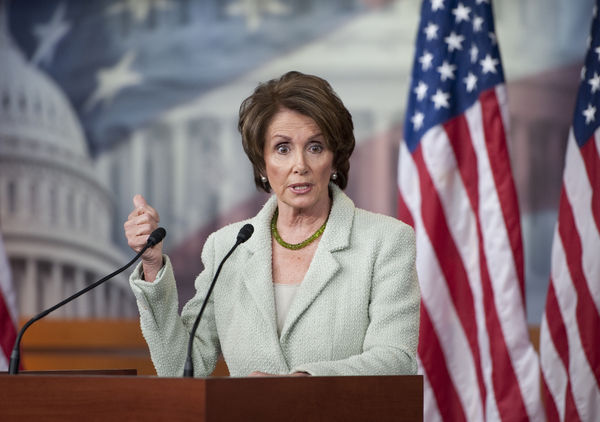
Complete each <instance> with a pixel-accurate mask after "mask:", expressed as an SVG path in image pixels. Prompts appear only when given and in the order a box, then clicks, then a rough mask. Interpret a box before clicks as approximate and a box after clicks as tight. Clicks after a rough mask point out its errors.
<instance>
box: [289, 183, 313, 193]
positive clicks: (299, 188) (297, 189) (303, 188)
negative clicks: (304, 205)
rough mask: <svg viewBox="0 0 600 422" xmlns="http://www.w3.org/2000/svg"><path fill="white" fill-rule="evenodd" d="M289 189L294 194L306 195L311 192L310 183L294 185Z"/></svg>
mask: <svg viewBox="0 0 600 422" xmlns="http://www.w3.org/2000/svg"><path fill="white" fill-rule="evenodd" d="M289 187H290V189H291V190H292V191H293V192H294V193H306V192H308V191H310V190H311V188H312V185H311V184H310V183H295V184H293V185H290V186H289Z"/></svg>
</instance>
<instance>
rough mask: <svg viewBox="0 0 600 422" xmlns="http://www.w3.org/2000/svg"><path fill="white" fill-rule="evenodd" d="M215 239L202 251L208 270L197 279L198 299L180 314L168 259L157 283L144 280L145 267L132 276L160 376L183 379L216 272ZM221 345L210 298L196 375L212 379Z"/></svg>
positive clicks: (199, 339)
mask: <svg viewBox="0 0 600 422" xmlns="http://www.w3.org/2000/svg"><path fill="white" fill-rule="evenodd" d="M213 258H214V238H213V236H211V237H209V238H208V240H207V241H206V244H205V245H204V249H203V251H202V262H203V263H204V271H202V273H201V274H200V275H199V276H198V277H197V278H196V282H195V287H196V294H195V296H194V297H193V298H192V299H191V300H190V301H189V302H188V303H187V304H186V305H185V306H184V308H183V311H182V313H181V316H179V314H178V306H179V301H178V298H177V287H176V284H175V276H174V274H173V267H172V266H171V261H170V259H169V258H168V256H166V255H165V256H164V261H165V265H164V266H163V268H162V269H161V270H160V271H159V273H158V274H157V277H156V280H155V281H154V282H153V283H148V282H146V281H144V280H142V279H141V264H140V265H138V267H137V268H136V269H135V271H134V272H133V274H132V275H131V277H130V285H131V288H132V290H133V293H134V295H135V297H136V301H137V305H138V309H139V312H140V325H141V328H142V334H143V335H144V338H145V339H146V343H147V344H148V348H149V349H150V356H151V358H152V363H153V364H154V367H155V368H156V372H157V374H158V375H159V376H167V377H180V376H182V375H183V367H184V364H185V359H186V355H187V347H188V342H189V336H190V332H191V330H192V327H193V325H194V321H195V319H196V316H197V315H198V312H199V311H200V308H201V306H202V302H203V301H204V298H205V296H206V293H207V292H208V289H209V287H210V283H211V281H212V274H213V272H214V270H213V268H214V262H213V261H214V259H213ZM219 354H220V345H219V340H218V337H217V329H216V325H215V316H214V304H213V301H212V299H210V300H209V301H208V303H207V305H206V308H205V310H204V313H203V315H202V320H201V321H200V325H199V326H198V329H197V331H196V337H195V339H194V347H193V363H194V376H196V377H202V376H208V375H210V374H211V373H212V371H213V370H214V368H215V365H216V362H217V358H218V356H219Z"/></svg>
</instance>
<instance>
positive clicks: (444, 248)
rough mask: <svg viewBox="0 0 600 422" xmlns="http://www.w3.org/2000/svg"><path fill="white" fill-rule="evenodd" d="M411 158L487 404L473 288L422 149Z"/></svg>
mask: <svg viewBox="0 0 600 422" xmlns="http://www.w3.org/2000/svg"><path fill="white" fill-rule="evenodd" d="M412 155H413V158H414V160H415V164H416V168H417V172H418V175H419V184H420V186H421V192H422V194H421V201H422V202H421V216H422V219H423V225H424V229H425V231H426V232H427V235H428V237H429V238H430V239H431V244H432V247H433V249H434V250H435V254H436V256H437V259H438V260H439V262H440V268H441V271H442V273H443V275H444V279H445V281H446V283H447V284H448V290H449V292H450V296H451V297H452V302H453V304H454V309H455V310H456V313H457V314H458V317H459V319H460V322H461V324H462V327H463V330H464V332H465V335H466V337H467V341H468V343H469V348H470V350H471V354H472V355H473V360H474V364H475V371H476V373H477V382H478V384H479V394H480V399H481V402H482V403H484V402H485V396H486V392H485V383H484V380H483V373H482V370H481V356H480V353H479V345H478V340H477V321H476V320H475V309H474V302H473V294H472V292H471V287H470V286H469V280H468V277H467V273H466V271H465V268H464V266H463V261H462V259H461V257H460V255H459V253H458V250H457V248H456V244H455V243H454V240H453V239H452V236H451V234H450V230H449V228H448V225H447V223H446V218H445V216H444V209H443V207H442V204H441V201H440V198H439V196H438V194H437V190H436V189H435V186H434V184H433V181H432V180H431V176H430V174H429V171H428V169H427V166H426V164H425V162H424V160H423V156H422V153H421V147H419V148H417V150H415V151H414V152H413V154H412Z"/></svg>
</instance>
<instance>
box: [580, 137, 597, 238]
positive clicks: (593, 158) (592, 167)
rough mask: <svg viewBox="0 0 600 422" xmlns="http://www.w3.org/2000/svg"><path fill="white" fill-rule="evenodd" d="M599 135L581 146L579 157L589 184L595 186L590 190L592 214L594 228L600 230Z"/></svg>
mask: <svg viewBox="0 0 600 422" xmlns="http://www.w3.org/2000/svg"><path fill="white" fill-rule="evenodd" d="M599 142H600V137H598V136H596V135H594V136H593V138H592V139H590V140H588V142H586V144H585V145H584V146H583V147H582V148H581V157H582V158H583V163H584V166H585V171H586V173H587V177H588V180H589V181H590V185H591V186H593V187H595V189H593V190H592V215H593V219H594V222H595V223H596V230H597V231H599V232H600V189H599V188H598V187H599V186H600V157H599V155H598V146H597V145H596V143H599Z"/></svg>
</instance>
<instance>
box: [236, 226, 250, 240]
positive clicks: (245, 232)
mask: <svg viewBox="0 0 600 422" xmlns="http://www.w3.org/2000/svg"><path fill="white" fill-rule="evenodd" d="M252 233H254V226H253V225H252V224H246V225H245V226H244V227H242V228H241V229H240V232H239V233H238V235H237V241H238V243H244V242H245V241H246V240H248V239H250V236H252Z"/></svg>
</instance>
